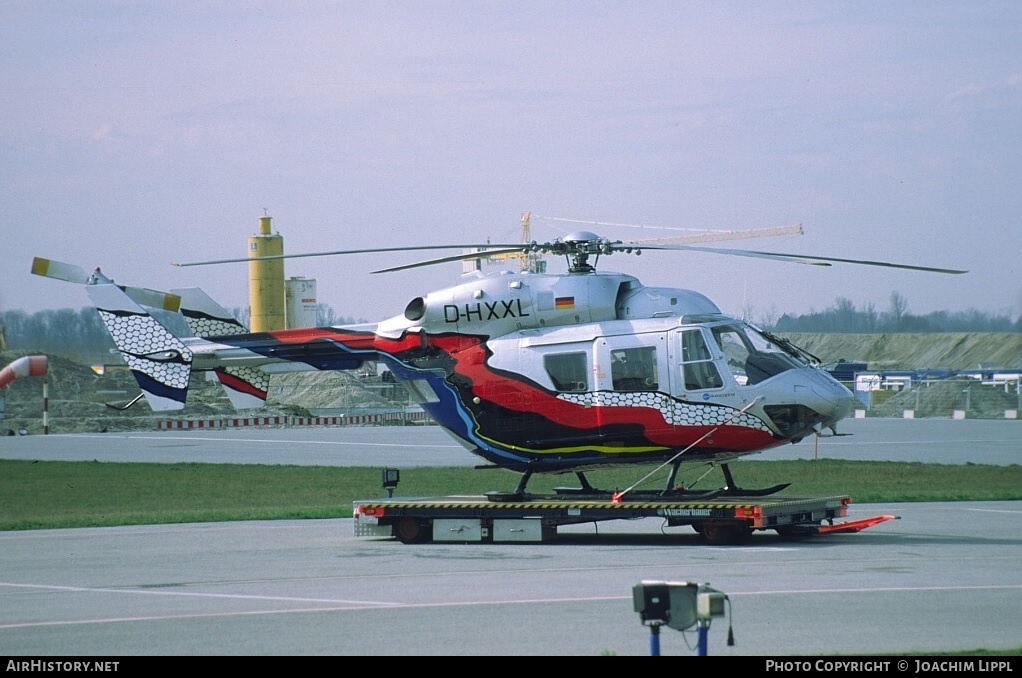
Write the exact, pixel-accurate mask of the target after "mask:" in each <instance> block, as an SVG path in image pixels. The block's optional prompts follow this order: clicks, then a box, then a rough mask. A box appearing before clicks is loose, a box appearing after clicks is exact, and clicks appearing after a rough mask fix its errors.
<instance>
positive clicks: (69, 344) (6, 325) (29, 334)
mask: <svg viewBox="0 0 1022 678" xmlns="http://www.w3.org/2000/svg"><path fill="white" fill-rule="evenodd" d="M229 311H230V313H231V315H233V316H234V317H235V318H236V319H237V320H238V321H240V322H242V323H244V324H245V325H246V326H248V320H249V315H250V314H249V311H248V309H247V308H244V309H242V308H234V309H229ZM153 315H154V316H155V317H156V318H157V319H158V320H160V322H162V323H164V324H165V325H166V326H167V327H168V328H170V330H171V331H173V332H174V333H175V334H178V335H179V336H187V335H189V334H190V332H189V330H188V326H187V325H185V323H184V319H183V318H182V317H181V316H180V315H178V314H176V313H167V312H165V311H153ZM355 322H356V321H355V320H354V319H353V318H346V317H342V316H338V315H337V314H336V313H334V310H333V309H332V308H330V306H329V305H328V304H318V305H317V307H316V324H317V325H319V326H327V325H345V324H352V323H355ZM358 322H364V321H358ZM0 328H2V336H3V337H4V338H5V339H6V344H7V348H8V349H9V350H11V351H36V352H39V353H44V354H48V355H59V356H63V357H65V358H68V359H70V360H74V361H76V362H82V363H102V362H103V361H104V360H109V357H110V352H111V351H113V350H114V348H115V347H114V342H113V340H112V339H111V338H110V334H109V333H108V332H107V331H106V327H105V326H104V325H103V321H102V320H100V317H99V313H97V312H96V309H95V308H93V307H91V306H87V307H84V308H82V309H80V310H78V311H74V310H72V309H69V308H65V309H61V310H58V311H39V312H37V313H32V314H28V313H26V312H25V311H0ZM0 367H2V365H0Z"/></svg>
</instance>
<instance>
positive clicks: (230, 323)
mask: <svg viewBox="0 0 1022 678" xmlns="http://www.w3.org/2000/svg"><path fill="white" fill-rule="evenodd" d="M182 315H184V317H185V323H186V324H187V325H188V329H190V330H191V331H192V332H193V333H194V334H195V336H197V337H225V336H229V335H233V334H245V333H246V332H247V331H248V330H246V329H245V326H244V325H242V324H241V323H239V322H238V321H237V320H234V319H233V318H231V319H226V318H213V317H211V316H208V315H197V314H193V313H187V312H184V311H182Z"/></svg>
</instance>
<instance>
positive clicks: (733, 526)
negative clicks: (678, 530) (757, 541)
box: [693, 522, 752, 544]
mask: <svg viewBox="0 0 1022 678" xmlns="http://www.w3.org/2000/svg"><path fill="white" fill-rule="evenodd" d="M693 527H695V529H696V532H698V533H699V534H700V536H701V537H702V538H703V540H704V541H705V542H707V543H708V544H741V543H742V542H744V541H745V540H746V539H747V538H748V537H749V535H750V534H752V530H751V529H750V528H749V527H748V526H747V525H745V524H744V523H725V522H706V523H700V524H699V525H698V526H693Z"/></svg>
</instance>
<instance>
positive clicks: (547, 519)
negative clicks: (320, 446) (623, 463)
mask: <svg viewBox="0 0 1022 678" xmlns="http://www.w3.org/2000/svg"><path fill="white" fill-rule="evenodd" d="M850 503H851V497H847V496H832V497H773V498H763V497H742V496H728V497H725V498H720V497H718V498H713V499H680V498H661V497H635V498H618V497H614V496H609V497H608V496H600V497H592V498H587V497H570V496H562V495H557V494H553V495H528V496H527V497H523V498H514V499H509V498H507V497H504V496H502V497H500V498H495V497H494V496H487V495H480V496H476V495H471V496H450V497H422V498H412V499H393V498H388V499H375V500H366V501H356V502H354V529H355V536H356V537H394V538H396V539H398V540H399V541H401V542H402V543H405V544H421V543H426V542H543V541H551V540H554V539H555V538H556V536H557V528H558V527H561V526H563V525H576V524H581V523H599V522H603V521H609V520H630V519H637V518H654V517H655V518H662V519H663V520H664V524H665V525H666V526H668V527H680V526H685V525H688V526H691V527H692V528H693V529H695V531H696V532H698V533H699V534H700V535H701V536H702V538H703V539H704V540H705V541H706V542H709V543H711V544H735V543H741V542H743V541H744V540H745V538H746V537H748V536H749V535H751V534H752V533H753V532H754V531H756V530H774V531H776V532H777V533H778V534H780V535H781V536H783V537H802V536H810V535H814V534H827V533H835V532H858V531H860V530H863V529H866V528H867V527H870V526H872V525H876V524H877V523H881V522H884V521H886V520H890V519H892V518H894V517H895V516H876V517H873V518H866V519H863V520H856V521H850V522H843V523H839V522H835V521H836V520H837V519H838V518H844V517H845V516H847V514H848V505H849V504H850Z"/></svg>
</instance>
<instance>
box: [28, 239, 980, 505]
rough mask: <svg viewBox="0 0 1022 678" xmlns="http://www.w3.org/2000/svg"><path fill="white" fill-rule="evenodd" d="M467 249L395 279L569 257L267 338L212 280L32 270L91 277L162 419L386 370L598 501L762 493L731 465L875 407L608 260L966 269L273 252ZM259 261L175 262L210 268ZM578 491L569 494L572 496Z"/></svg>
mask: <svg viewBox="0 0 1022 678" xmlns="http://www.w3.org/2000/svg"><path fill="white" fill-rule="evenodd" d="M443 249H448V250H450V249H458V250H460V251H461V252H460V253H459V254H456V255H449V256H443V257H439V258H434V259H430V260H426V261H419V262H416V263H411V264H403V265H400V266H393V267H390V268H384V269H379V270H377V271H373V273H387V272H392V271H399V270H405V269H409V268H415V267H420V266H429V265H435V264H439V263H445V262H454V261H467V260H473V259H476V260H478V259H480V258H483V257H488V256H492V255H494V254H501V255H507V254H514V253H519V254H523V255H527V254H537V253H540V254H552V255H556V256H562V257H564V259H565V261H566V264H567V271H566V272H565V273H546V272H542V273H537V272H532V271H528V270H525V271H519V272H511V271H500V272H483V271H476V272H475V273H474V274H470V275H467V276H466V278H467V279H466V280H465V281H463V282H460V283H458V284H456V285H454V286H452V287H448V288H446V289H441V290H437V291H432V292H428V293H426V294H424V295H422V296H417V297H414V298H413V299H411V300H410V301H409V302H408V303H407V304H406V306H405V308H404V311H403V312H401V313H399V314H397V315H394V316H392V317H390V318H388V319H386V320H383V321H381V322H378V323H360V324H355V325H339V326H328V327H307V328H296V329H283V330H274V331H265V332H255V333H252V332H249V330H248V329H247V328H246V327H245V326H244V325H243V324H241V323H240V322H238V321H237V320H235V319H234V318H233V317H232V316H231V315H230V313H228V312H227V311H226V310H224V309H223V308H222V307H221V306H220V305H219V304H218V303H217V302H215V301H214V300H213V299H211V298H210V297H209V296H208V295H207V294H206V293H205V292H203V291H202V290H201V289H199V288H187V289H182V290H173V291H172V292H171V293H169V294H168V293H161V292H158V291H155V290H147V289H144V288H133V287H125V286H120V285H117V284H115V283H114V282H113V281H112V280H111V279H109V278H107V277H106V276H105V275H104V274H103V273H102V272H100V270H99V269H96V270H95V271H94V272H93V273H92V274H90V275H86V274H85V273H84V272H83V271H82V270H81V269H80V268H78V267H77V266H73V265H70V264H63V263H61V262H55V261H51V260H47V259H41V258H38V257H37V258H36V259H35V261H34V262H33V269H32V272H33V273H35V274H38V275H43V276H47V277H51V278H57V279H62V280H69V281H73V282H79V283H84V284H85V289H86V292H87V293H88V295H89V297H90V299H91V301H92V303H93V304H94V305H95V306H96V308H97V309H98V311H99V314H100V316H101V318H102V320H103V322H104V324H105V325H106V327H107V329H108V330H109V332H110V334H111V336H112V337H113V340H114V343H115V344H116V346H117V349H118V350H119V351H120V353H121V355H122V356H123V357H124V360H125V361H126V363H127V365H128V367H129V368H130V370H131V371H132V373H133V374H134V376H135V378H136V381H137V382H138V385H139V387H140V388H141V390H142V392H143V393H144V395H145V397H146V400H147V401H148V403H149V404H150V406H151V407H152V408H153V409H154V410H175V409H181V408H183V407H184V405H185V402H186V397H187V391H188V386H189V381H190V377H191V375H192V374H193V373H196V372H207V373H212V374H213V375H214V376H215V378H216V379H217V380H219V382H220V383H221V385H222V386H223V388H224V391H225V392H226V393H227V395H228V397H229V398H230V400H231V403H232V404H233V405H234V407H236V408H238V409H250V408H256V407H259V406H261V405H263V404H264V403H265V401H266V398H267V391H268V387H269V380H270V375H272V374H274V373H280V372H290V371H304V370H354V369H358V368H359V367H361V366H362V365H363V364H364V363H366V362H370V361H375V362H377V363H382V364H384V365H385V366H386V368H387V369H389V370H390V372H391V374H392V375H393V377H394V378H395V380H396V381H397V382H400V383H401V384H403V385H404V386H405V388H406V389H407V390H408V392H409V394H410V395H411V397H412V398H413V399H414V400H415V402H417V403H418V404H419V405H420V406H421V407H422V409H423V410H424V411H425V412H426V413H427V414H428V415H429V416H430V417H431V418H432V419H433V420H434V421H435V422H436V423H437V424H438V425H439V426H440V427H442V428H443V429H444V430H445V431H446V432H447V433H449V434H450V435H451V436H452V437H453V438H454V439H455V440H456V441H458V443H460V444H461V445H462V446H463V447H464V448H465V449H466V450H467V451H468V452H470V453H473V454H475V455H477V456H478V457H480V458H481V459H482V460H484V461H485V462H486V463H485V464H481V465H478V466H477V467H476V468H479V469H483V468H499V469H505V470H509V471H512V472H515V473H518V474H520V478H519V481H518V484H517V487H516V488H515V490H514V491H513V492H511V493H501V494H504V495H507V496H509V497H524V496H526V488H527V484H528V482H529V480H530V478H531V477H532V476H533V475H534V474H537V473H554V474H564V473H574V474H575V475H576V477H577V478H578V480H579V482H580V484H581V487H580V488H577V489H576V491H577V492H578V493H580V494H589V495H591V494H599V493H602V492H604V491H602V490H597V489H596V488H594V487H593V486H592V485H591V484H590V483H589V481H588V479H587V477H586V472H588V471H590V470H593V469H598V468H605V467H608V466H618V465H624V464H633V465H659V468H667V469H668V474H667V479H666V483H665V485H664V487H663V489H662V490H660V491H658V492H659V494H660V496H677V495H683V496H700V497H707V498H709V497H716V496H720V495H738V494H740V495H742V496H762V495H768V494H773V493H775V492H778V491H780V490H782V489H784V488H785V487H787V486H788V485H789V484H783V485H776V486H773V487H767V488H741V487H739V486H737V485H736V483H735V481H734V477H733V475H732V473H731V471H730V468H729V462H731V461H733V460H735V459H738V458H740V457H744V456H746V455H752V454H756V453H760V452H763V451H765V450H768V449H771V448H774V447H778V446H780V445H786V444H793V443H798V442H800V441H802V440H803V439H805V438H806V437H807V436H812V435H828V433H827V432H828V431H829V432H830V433H829V434H830V435H840V434H838V432H837V424H838V422H839V421H841V420H842V419H844V418H847V417H848V416H850V415H851V414H852V413H853V412H854V410H855V409H856V408H858V407H860V404H859V400H858V399H857V398H856V396H855V395H854V394H853V393H852V392H851V391H849V390H848V389H847V388H846V387H845V386H844V385H842V384H841V383H839V382H838V381H837V380H835V379H834V378H833V377H832V376H831V375H830V374H828V373H827V372H825V371H824V370H823V369H822V368H821V365H820V360H819V359H817V358H816V357H815V356H812V355H811V354H809V353H808V352H806V351H804V350H802V349H800V348H798V347H797V346H795V345H793V344H792V343H791V342H789V341H788V340H786V339H784V338H782V337H779V336H777V335H775V334H772V333H770V332H768V331H766V330H764V329H761V328H759V327H757V326H755V325H753V324H752V323H750V322H747V321H746V320H743V319H740V318H736V317H732V316H728V315H726V314H724V313H723V312H722V311H721V310H720V308H718V306H717V305H716V304H715V303H714V302H713V301H711V300H710V299H709V298H708V297H707V296H705V295H703V294H702V293H700V292H697V291H694V290H689V289H681V288H667V287H648V286H646V285H644V284H643V283H642V282H641V281H640V280H639V279H638V278H637V277H635V276H632V275H629V274H623V273H615V272H607V271H603V270H598V268H597V266H598V263H599V260H600V258H601V257H607V256H610V255H614V254H632V255H636V254H641V253H642V251H643V250H682V251H690V252H698V253H711V254H721V255H729V256H742V257H755V258H763V259H773V260H778V261H782V262H794V263H802V264H808V265H814V266H830V265H832V264H835V263H848V264H859V265H869V266H882V267H892V268H900V269H910V270H917V271H925V272H933V273H942V274H961V273H966V272H967V271H962V270H956V269H945V268H933V267H926V266H914V265H907V264H897V263H890V262H883V261H869V260H857V259H844V258H835V257H818V256H808V255H801V254H785V253H778V252H765V251H758V250H740V249H721V248H714V247H704V246H692V245H669V244H655V243H649V242H642V243H639V242H628V241H621V240H616V241H611V240H609V239H608V238H606V237H602V236H599V235H597V234H596V233H593V232H590V231H584V230H581V231H575V232H573V233H570V234H568V235H565V236H563V237H560V238H557V239H555V240H552V241H549V242H544V243H538V242H536V241H531V242H528V243H507V244H489V243H486V244H482V245H474V244H469V245H426V246H417V247H393V248H376V249H360V250H338V251H333V252H318V253H311V254H294V255H284V254H278V255H271V256H267V257H260V258H266V259H280V258H292V257H302V256H334V255H337V256H340V255H358V254H362V255H364V254H373V253H379V252H404V251H424V250H443ZM253 259H254V258H252V257H250V258H241V259H221V260H215V261H203V262H191V263H183V264H175V265H176V266H200V265H217V264H229V263H236V262H251V261H252V260H253ZM146 307H149V308H153V307H155V308H163V309H165V310H177V311H179V312H180V313H181V314H182V316H183V317H184V320H185V322H186V323H187V324H188V327H189V329H190V330H191V332H192V333H193V334H194V336H176V335H175V334H174V333H173V332H172V331H171V330H170V329H168V328H167V327H166V326H165V325H164V324H161V322H160V321H159V320H157V319H156V318H155V317H154V316H153V314H152V313H150V312H149V311H148V310H146ZM692 463H702V464H708V465H710V466H711V467H719V468H720V469H721V471H722V472H723V474H724V479H725V483H724V485H723V486H722V487H720V488H715V489H713V490H702V491H698V492H697V491H695V490H694V489H692V488H690V487H689V488H686V487H684V486H682V485H679V484H677V474H678V471H679V469H680V468H681V467H682V465H684V464H692ZM565 489H567V488H565Z"/></svg>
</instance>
